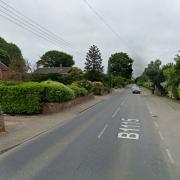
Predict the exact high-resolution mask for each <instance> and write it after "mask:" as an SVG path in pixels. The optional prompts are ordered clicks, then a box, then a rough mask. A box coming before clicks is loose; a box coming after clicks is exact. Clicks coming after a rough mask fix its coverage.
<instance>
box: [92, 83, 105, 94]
mask: <svg viewBox="0 0 180 180" xmlns="http://www.w3.org/2000/svg"><path fill="white" fill-rule="evenodd" d="M92 86H93V87H92V91H93V93H94V95H102V93H103V92H104V90H105V88H104V85H103V83H102V82H93V83H92Z"/></svg>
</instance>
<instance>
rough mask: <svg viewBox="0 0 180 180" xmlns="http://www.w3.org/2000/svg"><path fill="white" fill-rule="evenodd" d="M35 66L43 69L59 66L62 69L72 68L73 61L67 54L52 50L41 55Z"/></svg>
mask: <svg viewBox="0 0 180 180" xmlns="http://www.w3.org/2000/svg"><path fill="white" fill-rule="evenodd" d="M37 65H38V66H43V67H60V65H62V66H63V67H72V66H73V65H74V60H73V57H72V56H71V55H69V54H66V53H64V52H60V51H56V50H52V51H48V52H46V53H45V54H44V55H42V57H41V59H40V60H39V61H38V62H37Z"/></svg>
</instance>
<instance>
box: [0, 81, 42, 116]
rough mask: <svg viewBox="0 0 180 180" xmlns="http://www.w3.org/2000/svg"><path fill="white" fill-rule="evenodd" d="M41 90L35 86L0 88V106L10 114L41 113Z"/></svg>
mask: <svg viewBox="0 0 180 180" xmlns="http://www.w3.org/2000/svg"><path fill="white" fill-rule="evenodd" d="M42 92H43V88H42V87H41V86H39V85H37V84H34V85H33V86H32V84H26V85H13V86H3V85H1V86H0V97H1V98H0V105H1V108H2V110H3V111H4V112H6V113H10V114H35V113H40V112H41V111H42V101H41V94H42Z"/></svg>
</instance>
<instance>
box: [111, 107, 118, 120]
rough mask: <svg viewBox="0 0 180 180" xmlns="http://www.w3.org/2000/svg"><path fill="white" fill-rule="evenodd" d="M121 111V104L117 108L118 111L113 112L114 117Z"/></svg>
mask: <svg viewBox="0 0 180 180" xmlns="http://www.w3.org/2000/svg"><path fill="white" fill-rule="evenodd" d="M119 111H120V106H119V107H118V108H117V109H116V111H115V112H114V113H113V115H112V118H114V117H115V116H116V115H117V113H118V112H119Z"/></svg>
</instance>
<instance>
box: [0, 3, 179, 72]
mask: <svg viewBox="0 0 180 180" xmlns="http://www.w3.org/2000/svg"><path fill="white" fill-rule="evenodd" d="M4 1H5V2H6V3H8V4H9V5H11V6H13V7H14V8H15V9H17V10H19V11H21V12H22V13H23V14H25V15H26V16H28V17H30V18H31V19H33V20H35V21H36V22H38V23H39V24H40V25H42V26H43V27H46V28H47V29H48V30H50V31H52V32H53V33H55V34H57V35H58V36H60V37H62V38H63V39H65V40H66V41H68V42H69V43H71V44H72V47H73V48H68V47H65V46H62V47H60V46H59V47H58V46H55V45H53V44H51V43H50V42H47V41H45V40H43V39H41V38H37V37H36V36H34V35H33V34H31V33H30V32H28V31H26V30H23V29H21V28H20V27H18V26H16V25H14V24H13V23H11V22H9V21H7V20H5V19H3V18H2V17H0V36H2V37H3V38H5V39H6V40H7V41H8V42H13V43H15V44H17V45H18V46H19V47H20V48H21V50H22V53H23V56H24V57H25V58H26V59H28V60H29V61H30V62H32V63H35V62H36V61H37V60H38V59H39V57H40V56H41V55H42V54H43V53H44V52H46V51H47V50H52V49H56V50H60V51H66V52H68V53H70V54H72V55H73V56H74V60H75V62H76V66H78V67H81V68H83V67H84V62H85V56H86V52H87V50H88V48H89V46H91V45H93V44H95V45H97V46H98V47H99V48H100V50H101V53H102V57H103V65H104V66H105V70H106V69H107V62H108V58H109V56H110V55H111V54H112V53H115V52H120V51H123V52H127V53H128V54H129V55H130V56H131V57H132V58H133V59H134V60H135V65H134V74H135V75H138V74H139V73H141V72H142V71H143V68H144V66H145V65H147V63H148V62H149V61H151V60H155V59H157V58H159V59H161V60H162V62H163V63H167V62H172V61H173V57H174V56H175V54H177V51H178V50H180V1H179V0H88V2H89V3H90V4H91V5H92V6H93V7H94V8H95V9H96V11H97V12H98V13H100V14H101V15H102V17H103V18H104V19H105V20H106V22H108V24H109V25H110V26H111V28H113V30H114V31H116V32H117V33H118V35H119V37H118V36H117V35H115V34H114V33H112V31H110V29H108V28H107V27H106V26H105V25H104V24H103V22H101V21H100V20H99V19H98V18H97V16H96V15H95V14H94V13H93V12H92V11H91V10H90V9H89V8H88V6H87V5H86V3H84V1H83V0H4ZM0 5H2V3H1V2H0ZM0 9H1V8H0ZM0 14H1V12H0Z"/></svg>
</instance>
